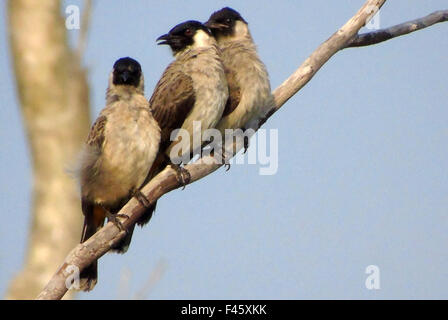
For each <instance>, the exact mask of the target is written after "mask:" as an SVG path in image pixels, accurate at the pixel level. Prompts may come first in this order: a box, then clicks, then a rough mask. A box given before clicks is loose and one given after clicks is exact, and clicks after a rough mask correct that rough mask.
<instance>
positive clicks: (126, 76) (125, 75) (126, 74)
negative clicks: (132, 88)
mask: <svg viewBox="0 0 448 320" xmlns="http://www.w3.org/2000/svg"><path fill="white" fill-rule="evenodd" d="M130 77H131V74H130V73H129V72H128V71H124V72H123V73H121V74H120V78H121V80H122V81H123V83H127V82H128V80H129V78H130Z"/></svg>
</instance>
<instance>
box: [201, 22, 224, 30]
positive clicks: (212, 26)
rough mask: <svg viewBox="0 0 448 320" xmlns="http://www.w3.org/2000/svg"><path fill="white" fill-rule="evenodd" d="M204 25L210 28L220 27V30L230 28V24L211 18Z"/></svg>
mask: <svg viewBox="0 0 448 320" xmlns="http://www.w3.org/2000/svg"><path fill="white" fill-rule="evenodd" d="M204 25H205V26H206V27H207V28H209V29H218V30H222V29H229V26H228V25H226V24H224V23H219V22H214V21H210V20H209V21H207V22H206V23H204Z"/></svg>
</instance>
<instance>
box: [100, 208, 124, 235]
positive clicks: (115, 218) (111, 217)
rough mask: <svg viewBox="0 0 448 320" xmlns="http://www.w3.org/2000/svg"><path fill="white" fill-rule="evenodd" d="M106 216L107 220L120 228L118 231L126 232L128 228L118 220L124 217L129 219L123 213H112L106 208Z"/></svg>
mask: <svg viewBox="0 0 448 320" xmlns="http://www.w3.org/2000/svg"><path fill="white" fill-rule="evenodd" d="M105 211H106V217H107V220H108V221H110V222H112V223H113V224H114V225H115V226H116V227H117V228H118V229H120V231H125V232H126V234H127V233H128V229H126V228H125V226H124V225H123V224H122V223H121V221H120V220H118V218H125V219H129V217H128V216H127V215H125V214H118V213H117V214H113V213H111V212H110V211H109V210H106V209H105Z"/></svg>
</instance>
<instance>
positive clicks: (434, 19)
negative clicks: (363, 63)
mask: <svg viewBox="0 0 448 320" xmlns="http://www.w3.org/2000/svg"><path fill="white" fill-rule="evenodd" d="M445 21H448V10H440V11H436V12H433V13H431V14H430V15H427V16H426V17H423V18H420V19H415V20H411V21H408V22H404V23H401V24H397V25H395V26H392V27H389V28H386V29H381V30H377V31H374V32H367V33H363V34H360V35H357V36H356V37H354V38H353V39H352V40H351V41H350V42H349V43H348V45H347V46H346V48H353V47H364V46H370V45H372V44H377V43H380V42H383V41H387V40H390V39H392V38H396V37H400V36H403V35H405V34H408V33H411V32H415V31H417V30H421V29H424V28H427V27H430V26H432V25H434V24H436V23H440V22H445Z"/></svg>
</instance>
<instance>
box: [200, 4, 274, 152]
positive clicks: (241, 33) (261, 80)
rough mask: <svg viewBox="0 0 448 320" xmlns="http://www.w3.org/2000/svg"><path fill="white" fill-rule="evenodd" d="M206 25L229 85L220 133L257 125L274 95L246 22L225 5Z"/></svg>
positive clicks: (268, 108) (269, 107) (256, 127)
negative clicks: (210, 32) (218, 52)
mask: <svg viewBox="0 0 448 320" xmlns="http://www.w3.org/2000/svg"><path fill="white" fill-rule="evenodd" d="M205 25H206V26H207V27H208V28H210V30H211V31H212V33H213V36H214V37H215V39H216V41H217V43H218V46H219V48H220V49H221V59H222V62H223V64H224V68H225V71H226V77H227V83H228V85H229V99H228V101H227V104H226V107H225V109H224V113H223V116H222V119H221V120H220V122H219V123H218V124H217V126H216V128H217V129H219V130H220V131H221V134H222V135H223V137H224V131H225V129H243V130H245V129H248V128H252V129H258V125H259V121H260V120H262V119H263V118H264V117H265V116H266V114H267V113H268V112H269V111H270V109H271V108H272V107H273V106H274V98H273V96H272V94H271V85H270V82H269V75H268V72H267V70H266V67H265V65H264V64H263V62H262V61H261V60H260V58H259V57H258V54H257V49H256V46H255V44H254V42H253V39H252V36H251V34H250V31H249V27H248V24H247V22H246V21H245V20H244V19H243V17H242V16H241V15H240V14H239V13H238V12H237V11H235V10H234V9H231V8H228V7H226V8H223V9H221V10H219V11H216V12H214V13H213V14H212V15H211V16H210V18H209V20H208V21H207V22H206V23H205ZM246 144H247V141H246ZM246 148H247V145H246Z"/></svg>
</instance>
